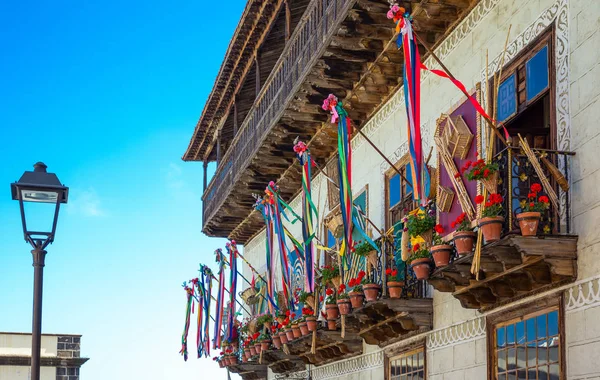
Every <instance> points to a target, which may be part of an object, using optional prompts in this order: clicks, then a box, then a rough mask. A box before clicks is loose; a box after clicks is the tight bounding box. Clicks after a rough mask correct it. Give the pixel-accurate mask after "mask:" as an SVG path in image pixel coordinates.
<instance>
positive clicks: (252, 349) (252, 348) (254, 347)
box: [250, 342, 257, 356]
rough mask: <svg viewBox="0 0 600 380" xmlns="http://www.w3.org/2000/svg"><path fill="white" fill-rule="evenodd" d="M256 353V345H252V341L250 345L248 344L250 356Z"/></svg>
mask: <svg viewBox="0 0 600 380" xmlns="http://www.w3.org/2000/svg"><path fill="white" fill-rule="evenodd" d="M256 354H257V353H256V346H255V345H254V342H253V343H252V345H251V346H250V356H255V355H256Z"/></svg>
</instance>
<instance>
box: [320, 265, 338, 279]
mask: <svg viewBox="0 0 600 380" xmlns="http://www.w3.org/2000/svg"><path fill="white" fill-rule="evenodd" d="M321 276H322V280H321V281H322V283H323V284H326V283H328V282H329V281H331V280H332V279H334V278H336V277H339V276H340V268H338V267H337V266H331V265H326V266H324V267H323V268H321Z"/></svg>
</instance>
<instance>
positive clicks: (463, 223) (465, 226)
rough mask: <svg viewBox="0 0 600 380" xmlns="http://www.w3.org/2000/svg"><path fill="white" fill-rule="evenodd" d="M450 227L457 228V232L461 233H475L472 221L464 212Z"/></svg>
mask: <svg viewBox="0 0 600 380" xmlns="http://www.w3.org/2000/svg"><path fill="white" fill-rule="evenodd" d="M450 227H452V228H455V229H456V231H457V232H460V231H473V228H472V227H471V221H470V220H469V219H467V213H465V212H463V213H462V214H460V215H459V216H457V217H456V220H455V221H453V222H452V223H450Z"/></svg>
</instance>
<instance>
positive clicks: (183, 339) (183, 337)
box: [179, 283, 194, 361]
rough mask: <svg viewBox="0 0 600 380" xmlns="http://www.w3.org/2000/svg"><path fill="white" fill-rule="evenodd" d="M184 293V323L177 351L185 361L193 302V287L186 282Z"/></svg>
mask: <svg viewBox="0 0 600 380" xmlns="http://www.w3.org/2000/svg"><path fill="white" fill-rule="evenodd" d="M183 286H184V289H185V293H186V296H187V300H186V308H185V325H184V327H183V334H181V351H179V353H180V354H181V355H183V360H184V361H187V359H188V350H187V338H188V333H189V331H190V316H191V314H192V307H193V306H192V305H193V303H194V297H193V296H194V289H192V288H190V287H188V286H187V284H186V283H184V284H183Z"/></svg>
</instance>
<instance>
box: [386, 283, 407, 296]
mask: <svg viewBox="0 0 600 380" xmlns="http://www.w3.org/2000/svg"><path fill="white" fill-rule="evenodd" d="M403 286H404V281H388V283H387V287H388V292H389V293H390V298H400V296H402V287H403Z"/></svg>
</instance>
